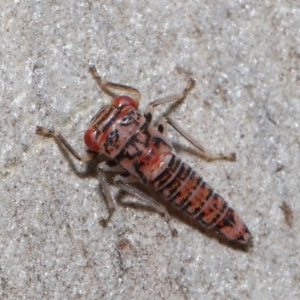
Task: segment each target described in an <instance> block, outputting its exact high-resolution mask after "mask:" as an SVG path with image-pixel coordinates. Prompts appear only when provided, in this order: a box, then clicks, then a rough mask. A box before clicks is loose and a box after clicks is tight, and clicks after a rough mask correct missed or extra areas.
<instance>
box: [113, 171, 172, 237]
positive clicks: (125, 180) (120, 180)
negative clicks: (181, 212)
mask: <svg viewBox="0 0 300 300" xmlns="http://www.w3.org/2000/svg"><path fill="white" fill-rule="evenodd" d="M114 181H115V184H116V186H118V187H119V188H120V189H122V190H123V191H125V192H127V193H128V194H131V195H133V196H134V197H136V198H138V199H140V200H141V201H142V202H143V203H145V204H147V205H148V206H150V207H152V208H154V209H155V210H156V211H157V212H159V213H162V214H163V215H164V218H165V220H166V222H167V223H168V225H169V228H170V230H171V232H172V235H173V236H177V235H178V233H177V230H176V228H175V226H174V224H173V222H172V218H171V216H170V214H169V213H168V211H167V209H166V208H165V207H164V206H163V205H162V204H160V203H158V202H157V201H155V200H154V199H153V198H151V197H149V196H148V195H147V194H145V193H144V192H143V191H141V190H140V189H138V188H136V187H134V186H132V185H130V183H134V182H136V179H135V178H134V177H133V176H122V175H117V176H116V177H115V179H114Z"/></svg>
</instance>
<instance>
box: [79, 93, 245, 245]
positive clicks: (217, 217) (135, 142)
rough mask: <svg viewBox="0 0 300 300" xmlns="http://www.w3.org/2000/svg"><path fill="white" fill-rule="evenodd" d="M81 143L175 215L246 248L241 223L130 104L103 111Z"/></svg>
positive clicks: (121, 100)
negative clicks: (150, 189)
mask: <svg viewBox="0 0 300 300" xmlns="http://www.w3.org/2000/svg"><path fill="white" fill-rule="evenodd" d="M84 139H85V143H86V145H87V146H88V147H89V149H91V150H93V151H97V152H99V153H102V154H105V155H107V156H108V157H109V158H110V159H112V160H114V161H115V162H117V163H118V164H119V165H120V166H121V167H122V168H123V169H124V171H125V172H127V173H128V174H130V175H132V176H133V177H134V178H135V179H136V180H137V181H139V182H141V183H143V184H147V185H150V186H152V187H153V188H154V190H155V191H156V192H158V193H160V194H161V195H162V197H163V198H164V199H165V201H167V202H169V203H171V204H172V205H173V206H174V207H176V208H177V209H178V210H180V211H182V212H184V213H186V214H187V215H189V216H190V217H191V218H194V219H197V220H198V221H199V222H200V223H201V224H203V225H204V226H207V227H209V228H212V229H213V230H215V231H216V232H218V233H220V234H221V235H224V236H225V237H226V238H228V239H229V240H233V241H237V242H239V243H241V244H247V243H248V242H249V240H250V237H251V235H250V233H249V230H248V228H247V227H246V225H245V224H244V222H243V221H242V219H241V218H240V217H239V216H238V215H237V214H236V213H235V211H234V210H233V209H232V208H230V207H229V206H228V205H227V203H226V202H225V201H224V199H223V198H222V197H221V196H220V195H218V194H216V193H215V192H214V191H213V189H212V188H211V187H210V186H209V185H208V184H207V183H206V182H205V181H204V180H203V179H202V178H201V177H200V176H199V175H198V174H197V173H196V172H195V171H193V170H192V168H191V167H190V166H188V165H187V164H186V163H184V162H182V161H181V159H179V158H178V157H176V155H175V154H173V152H172V147H171V145H170V143H169V142H168V140H167V138H166V136H165V135H163V134H162V133H160V132H159V131H158V130H157V129H156V128H154V127H153V126H152V125H151V124H150V123H148V122H147V120H146V118H145V117H144V116H143V115H141V114H140V113H139V112H138V111H137V105H135V104H134V102H133V100H132V101H131V98H129V97H126V96H119V97H117V98H115V99H114V100H113V102H112V104H111V105H108V106H106V107H104V108H103V109H101V110H100V111H99V113H98V114H97V115H96V116H95V117H94V118H93V119H92V121H91V125H90V128H89V129H88V130H87V131H86V134H85V138H84Z"/></svg>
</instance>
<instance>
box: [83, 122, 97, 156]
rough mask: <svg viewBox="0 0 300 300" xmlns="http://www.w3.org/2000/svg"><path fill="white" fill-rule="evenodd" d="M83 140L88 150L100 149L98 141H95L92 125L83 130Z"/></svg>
mask: <svg viewBox="0 0 300 300" xmlns="http://www.w3.org/2000/svg"><path fill="white" fill-rule="evenodd" d="M84 142H85V144H86V146H87V147H88V148H89V149H90V150H92V151H99V150H100V146H99V145H98V143H97V141H96V131H95V129H94V128H93V127H90V128H89V129H87V131H86V132H85V134H84Z"/></svg>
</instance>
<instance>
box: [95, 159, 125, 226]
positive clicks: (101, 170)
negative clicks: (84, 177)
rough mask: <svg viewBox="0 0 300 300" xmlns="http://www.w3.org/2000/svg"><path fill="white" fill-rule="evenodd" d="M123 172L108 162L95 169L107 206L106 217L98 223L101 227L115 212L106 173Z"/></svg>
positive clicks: (114, 164)
mask: <svg viewBox="0 0 300 300" xmlns="http://www.w3.org/2000/svg"><path fill="white" fill-rule="evenodd" d="M122 171H123V172H124V169H122V168H121V167H120V166H119V165H118V164H117V163H116V162H115V161H113V160H108V161H104V162H102V163H100V164H99V165H98V167H97V172H98V180H99V183H100V186H101V189H102V192H103V194H104V196H105V198H106V201H107V206H108V213H107V214H106V216H105V217H104V218H103V219H102V220H101V221H100V223H101V224H102V226H103V227H105V226H106V224H107V222H108V220H109V219H110V217H111V216H112V214H113V213H114V211H115V201H114V199H113V198H112V196H111V194H110V190H109V184H108V182H107V177H106V173H107V172H122Z"/></svg>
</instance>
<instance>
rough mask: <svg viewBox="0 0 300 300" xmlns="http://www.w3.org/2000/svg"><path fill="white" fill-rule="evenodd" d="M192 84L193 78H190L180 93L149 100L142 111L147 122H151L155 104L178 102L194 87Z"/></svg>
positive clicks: (193, 82) (193, 83)
mask: <svg viewBox="0 0 300 300" xmlns="http://www.w3.org/2000/svg"><path fill="white" fill-rule="evenodd" d="M194 85H195V80H194V79H192V78H190V80H189V81H188V83H187V85H186V87H185V89H184V90H183V91H182V92H181V93H178V94H175V95H171V96H167V97H163V98H160V99H157V100H154V101H152V102H150V103H149V104H148V105H147V108H146V111H145V113H144V116H145V118H146V120H147V122H148V123H151V121H152V117H153V110H154V107H155V106H158V105H161V104H166V103H169V102H178V101H181V100H183V99H184V98H185V97H186V95H187V94H188V92H189V91H190V90H191V89H192V88H193V87H194Z"/></svg>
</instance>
